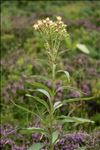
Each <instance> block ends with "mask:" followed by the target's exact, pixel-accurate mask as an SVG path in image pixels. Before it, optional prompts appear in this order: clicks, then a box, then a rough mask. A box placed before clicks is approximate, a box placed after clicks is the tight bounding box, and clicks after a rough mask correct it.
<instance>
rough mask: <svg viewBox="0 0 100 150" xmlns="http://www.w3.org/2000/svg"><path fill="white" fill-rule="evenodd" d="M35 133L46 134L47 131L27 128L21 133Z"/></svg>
mask: <svg viewBox="0 0 100 150" xmlns="http://www.w3.org/2000/svg"><path fill="white" fill-rule="evenodd" d="M33 132H36V133H42V134H43V133H45V130H44V129H43V128H39V127H38V128H36V127H30V128H25V129H22V130H21V133H25V134H27V133H28V134H30V133H33Z"/></svg>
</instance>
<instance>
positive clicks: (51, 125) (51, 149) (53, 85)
mask: <svg viewBox="0 0 100 150" xmlns="http://www.w3.org/2000/svg"><path fill="white" fill-rule="evenodd" d="M55 69H56V64H54V63H53V64H52V93H53V94H52V98H51V104H52V106H51V113H50V139H49V142H50V150H54V144H53V142H52V135H53V120H54V116H53V103H54V92H55Z"/></svg>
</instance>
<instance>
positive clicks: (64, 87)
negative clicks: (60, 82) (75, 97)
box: [56, 86, 85, 94]
mask: <svg viewBox="0 0 100 150" xmlns="http://www.w3.org/2000/svg"><path fill="white" fill-rule="evenodd" d="M61 89H62V90H66V89H68V90H76V91H78V92H79V93H80V94H85V93H84V92H82V91H81V90H79V89H78V88H75V87H71V86H61V87H59V88H58V89H57V91H56V92H58V91H59V90H61Z"/></svg>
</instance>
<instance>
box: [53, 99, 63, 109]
mask: <svg viewBox="0 0 100 150" xmlns="http://www.w3.org/2000/svg"><path fill="white" fill-rule="evenodd" d="M62 105H63V103H62V102H60V101H59V102H55V103H54V111H55V110H56V109H58V108H60V107H61V106H62Z"/></svg>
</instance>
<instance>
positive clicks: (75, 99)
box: [63, 97, 95, 104]
mask: <svg viewBox="0 0 100 150" xmlns="http://www.w3.org/2000/svg"><path fill="white" fill-rule="evenodd" d="M94 98H95V97H86V98H81V97H80V98H72V99H67V100H63V104H66V103H72V102H78V101H89V100H92V99H94Z"/></svg>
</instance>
